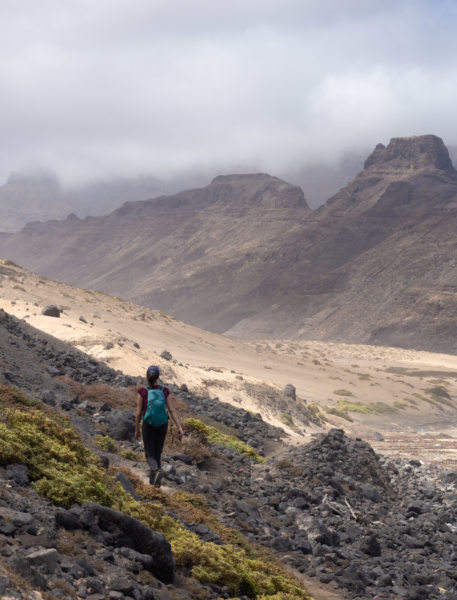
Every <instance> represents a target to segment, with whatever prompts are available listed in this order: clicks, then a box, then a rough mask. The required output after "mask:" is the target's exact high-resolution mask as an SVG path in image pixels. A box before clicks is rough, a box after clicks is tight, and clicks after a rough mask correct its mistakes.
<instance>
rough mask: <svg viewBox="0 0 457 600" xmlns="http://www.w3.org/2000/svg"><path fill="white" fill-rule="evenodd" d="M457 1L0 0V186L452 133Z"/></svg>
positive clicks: (312, 155)
mask: <svg viewBox="0 0 457 600" xmlns="http://www.w3.org/2000/svg"><path fill="white" fill-rule="evenodd" d="M456 33H457V0H38V1H37V0H0V102H1V110H0V125H1V128H0V131H1V138H0V182H1V181H4V179H5V178H6V177H7V175H8V173H9V172H10V171H12V170H24V169H29V168H41V167H44V168H50V169H53V170H55V171H56V172H57V173H58V174H59V175H60V176H61V177H63V178H65V179H66V180H78V179H79V178H98V177H105V176H109V175H136V174H138V173H141V172H149V173H152V174H157V175H159V176H166V175H170V174H175V173H179V172H181V171H189V170H192V169H200V168H208V169H210V170H214V169H216V170H219V171H220V172H229V171H231V170H250V169H252V170H264V171H267V172H269V173H271V174H272V175H274V174H277V173H278V172H280V171H284V169H286V168H289V167H291V168H295V167H296V166H297V165H300V164H302V163H306V162H309V161H311V162H316V161H320V160H328V161H334V160H338V158H339V157H340V156H341V154H342V153H344V152H345V151H348V150H349V151H352V150H355V149H359V148H363V149H365V148H368V149H369V150H371V149H372V148H373V147H374V145H375V144H376V143H378V142H383V143H387V142H388V141H389V139H390V138H391V137H397V136H409V135H420V134H424V133H435V134H437V135H439V136H441V137H442V138H443V139H444V141H445V142H446V143H447V144H448V145H450V144H457V119H456V110H457V60H456V56H457V35H456Z"/></svg>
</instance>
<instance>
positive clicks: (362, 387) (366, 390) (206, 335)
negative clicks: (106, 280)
mask: <svg viewBox="0 0 457 600" xmlns="http://www.w3.org/2000/svg"><path fill="white" fill-rule="evenodd" d="M1 264H2V261H1V260H0V265H1ZM4 264H5V266H7V267H9V268H14V271H15V272H14V274H13V275H12V276H11V275H10V276H8V275H3V276H2V278H1V279H0V285H1V287H0V296H1V297H0V308H3V309H4V310H5V311H7V312H8V313H10V314H13V315H15V316H17V317H19V318H23V319H25V320H26V322H27V323H30V324H31V325H33V326H34V327H36V328H38V329H40V330H42V331H45V332H46V333H49V334H51V335H53V336H55V337H57V338H59V339H61V340H64V341H66V342H69V343H71V344H72V345H73V346H75V347H77V348H79V349H81V350H83V351H84V352H87V353H88V354H90V355H91V356H94V357H95V358H97V359H99V360H102V361H105V362H106V363H107V364H109V365H110V366H111V367H113V368H114V369H120V370H121V371H123V372H124V373H127V374H131V375H135V376H136V375H143V374H144V372H145V369H146V367H147V366H148V365H149V364H159V365H160V366H161V367H162V368H163V371H164V379H166V380H167V381H169V382H171V383H176V384H178V385H181V384H183V383H185V384H186V385H187V386H188V387H189V389H190V390H192V391H196V392H200V393H202V394H207V395H210V396H211V397H216V396H217V397H218V398H219V399H220V400H222V401H225V402H230V403H232V404H234V405H236V406H241V407H243V408H245V409H247V410H251V411H254V412H260V413H261V414H262V416H263V417H264V418H265V420H267V421H268V422H270V423H272V424H275V425H279V426H282V427H283V428H284V429H285V430H286V431H287V432H288V433H289V434H291V436H292V438H293V439H295V441H296V442H297V443H301V442H303V441H307V440H308V439H309V435H310V434H312V433H314V432H315V431H320V430H322V428H318V427H315V426H312V425H311V426H310V425H306V426H304V427H303V425H302V424H301V423H296V425H297V427H298V429H299V430H301V431H302V433H303V430H305V435H304V436H303V435H300V436H299V435H296V433H295V432H294V431H293V430H292V429H290V428H288V427H286V426H285V425H284V423H283V422H282V420H281V415H280V411H279V410H275V407H274V406H271V404H270V405H269V406H265V405H264V404H263V403H262V401H261V399H260V400H259V399H258V398H255V397H254V396H252V395H250V394H248V393H247V391H246V389H245V383H246V382H248V383H251V384H254V385H256V386H259V389H260V386H262V385H263V384H267V385H269V386H273V387H274V388H275V389H276V390H277V393H278V397H282V388H283V387H284V386H285V385H286V384H287V383H291V384H293V385H294V386H295V387H296V389H297V396H298V402H302V401H306V402H307V403H308V404H309V403H316V404H317V405H319V407H320V408H321V410H322V411H323V412H324V414H326V413H325V410H326V409H329V408H331V407H335V406H336V404H337V403H338V401H342V400H343V401H345V400H349V401H350V402H358V403H362V404H363V405H374V404H376V403H384V404H385V405H387V406H390V407H392V408H395V412H386V413H385V414H375V415H369V414H368V415H365V414H361V413H357V412H355V413H354V412H351V413H350V415H351V418H352V419H353V422H349V421H347V420H345V419H342V418H339V417H337V416H333V415H328V414H327V419H328V423H327V425H326V426H325V427H331V426H337V427H343V428H344V429H345V430H346V431H348V432H349V433H352V434H359V435H362V434H363V435H366V436H369V435H370V432H371V433H372V432H374V431H376V430H383V431H394V432H395V431H396V432H401V431H417V429H418V428H421V427H432V428H433V427H434V428H436V429H437V430H439V431H442V432H446V433H448V434H450V435H456V434H457V410H456V409H454V408H451V407H448V406H444V405H443V406H440V405H437V404H436V403H431V402H430V401H428V400H427V397H426V390H427V388H430V387H433V386H436V385H438V384H441V385H444V386H445V388H446V390H447V391H448V393H449V394H450V396H451V398H452V399H455V398H457V379H456V376H455V374H457V357H456V356H450V355H445V354H434V353H429V352H419V351H409V350H402V349H398V348H385V347H374V346H365V345H350V344H339V343H324V342H313V341H307V342H293V341H263V342H249V341H241V340H234V339H230V338H228V337H225V336H223V335H218V334H214V333H210V332H207V331H203V330H201V329H198V328H196V327H192V326H190V325H186V324H185V323H182V322H180V321H177V320H176V319H173V318H172V317H169V316H167V315H166V314H164V313H162V312H160V311H155V310H151V309H148V308H144V307H141V306H138V305H135V304H133V303H131V302H127V301H123V300H121V299H119V298H113V297H111V296H108V295H106V294H103V293H99V292H92V291H88V290H82V289H79V288H75V287H72V286H68V285H65V284H61V283H57V282H54V281H49V280H46V279H45V278H42V277H39V276H36V275H33V274H30V273H28V272H27V271H25V270H22V269H20V268H15V267H11V265H8V263H4ZM48 304H57V305H58V306H59V307H60V308H61V309H63V313H62V314H61V317H60V318H52V317H45V316H43V315H42V314H41V311H42V309H43V307H44V306H46V305H48ZM80 317H83V318H84V319H85V320H86V321H87V323H84V322H83V321H81V320H80ZM134 344H137V345H139V348H137V347H135V346H134ZM165 349H166V350H168V351H169V352H171V354H172V356H173V360H172V361H166V360H164V359H162V358H160V353H161V352H162V351H163V350H165ZM391 367H396V368H398V367H402V368H404V369H407V370H421V371H441V372H443V373H442V374H438V375H426V376H423V377H417V376H411V375H408V374H395V373H388V372H386V369H387V368H391ZM240 377H242V379H240ZM341 390H343V392H342V393H344V394H351V395H346V396H341V395H339V394H336V393H335V392H337V391H341ZM414 394H419V397H418V396H414ZM406 398H407V399H408V400H405V399H406ZM424 398H425V400H424ZM289 402H292V401H289ZM414 403H415V404H414Z"/></svg>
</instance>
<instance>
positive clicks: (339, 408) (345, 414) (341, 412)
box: [327, 400, 396, 421]
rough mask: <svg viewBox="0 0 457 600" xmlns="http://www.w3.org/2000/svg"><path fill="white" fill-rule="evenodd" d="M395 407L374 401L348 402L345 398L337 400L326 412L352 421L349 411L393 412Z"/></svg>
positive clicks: (377, 413) (367, 412)
mask: <svg viewBox="0 0 457 600" xmlns="http://www.w3.org/2000/svg"><path fill="white" fill-rule="evenodd" d="M395 410H396V409H395V408H394V407H393V406H390V405H389V404H385V403H384V402H375V403H374V404H363V403H362V402H348V401H347V400H338V403H337V405H336V406H335V407H332V408H329V409H327V413H329V414H331V415H336V416H337V417H341V418H343V419H346V420H347V421H352V418H351V417H350V416H349V413H350V412H356V413H361V414H364V415H381V414H388V413H393V412H395Z"/></svg>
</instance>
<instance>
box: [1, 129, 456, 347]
mask: <svg viewBox="0 0 457 600" xmlns="http://www.w3.org/2000/svg"><path fill="white" fill-rule="evenodd" d="M456 219H457V173H456V171H455V170H454V168H453V166H452V162H451V159H450V157H449V153H448V150H447V149H446V147H445V146H444V144H443V142H442V140H441V139H440V138H438V137H436V136H433V135H426V136H419V137H412V138H394V139H392V140H391V142H390V143H389V144H388V145H387V147H385V146H383V145H382V144H379V145H378V146H377V147H376V149H375V150H374V151H373V153H372V154H371V155H370V156H369V157H368V158H367V160H366V161H365V164H364V168H363V170H362V171H361V172H360V173H359V174H358V175H357V176H356V177H355V178H354V179H353V180H352V181H351V182H350V183H349V184H348V185H347V186H346V187H345V188H343V189H341V190H340V191H339V192H338V193H337V194H336V195H334V196H333V197H332V198H330V200H328V202H327V203H326V204H325V205H323V206H321V207H320V208H319V209H317V210H315V211H313V210H311V209H310V208H309V206H308V204H307V202H306V200H305V196H304V195H303V192H302V190H301V189H300V188H299V187H296V186H293V185H291V184H289V183H286V182H285V181H283V180H280V179H278V178H275V177H271V176H270V175H266V174H256V175H231V176H221V177H216V178H215V179H214V180H213V181H212V182H211V183H210V184H209V185H208V186H206V187H204V188H197V189H193V190H188V191H185V192H180V193H178V194H175V195H172V196H161V197H158V198H155V199H153V200H148V201H141V202H127V203H126V204H124V205H123V206H122V207H121V208H119V209H117V210H115V211H114V212H112V213H111V214H109V215H107V216H105V217H88V218H86V219H84V220H81V219H78V218H77V217H76V216H74V215H72V216H70V217H68V218H67V219H66V220H65V221H61V222H57V221H54V222H47V223H32V224H29V225H27V226H26V227H25V228H24V229H23V230H22V231H21V232H19V233H17V234H14V235H10V236H3V240H0V253H1V255H2V256H3V257H5V258H10V259H12V260H14V261H16V262H19V263H20V264H21V265H23V266H25V267H27V268H29V269H31V270H33V271H35V272H38V273H40V274H43V275H45V276H47V277H51V278H54V279H58V280H62V281H66V282H68V283H71V284H75V285H78V286H82V287H87V288H95V289H99V290H102V291H105V292H108V293H111V294H115V295H120V296H122V297H125V298H128V299H132V300H134V301H136V302H138V303H140V304H144V305H147V306H153V307H155V308H160V309H162V310H164V311H166V312H167V313H171V314H173V315H175V316H177V317H178V318H180V319H182V320H184V321H186V322H189V323H191V324H194V325H197V326H199V327H202V328H206V329H210V330H213V331H218V332H229V333H231V334H236V335H241V336H249V337H289V338H298V339H304V338H311V339H318V340H337V341H348V342H356V343H360V342H361V343H376V344H385V345H398V346H402V347H414V348H418V349H426V350H438V351H446V352H451V353H452V352H456V351H457V342H456V341H455V340H457V336H456V334H457V331H456V325H455V322H456V321H455V317H456V316H457V314H456V313H457V304H456V298H457V295H456V294H457V281H456V279H455V260H456V242H455V231H456V225H457V223H456Z"/></svg>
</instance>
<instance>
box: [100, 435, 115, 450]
mask: <svg viewBox="0 0 457 600" xmlns="http://www.w3.org/2000/svg"><path fill="white" fill-rule="evenodd" d="M95 441H96V443H97V446H99V447H100V448H101V449H102V450H106V451H107V452H114V451H115V450H116V442H115V441H114V440H113V438H111V437H110V436H109V435H96V436H95Z"/></svg>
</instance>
